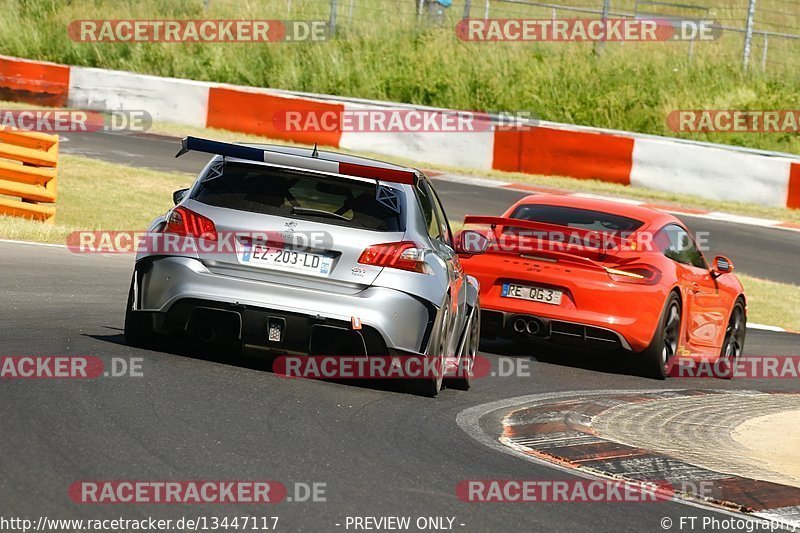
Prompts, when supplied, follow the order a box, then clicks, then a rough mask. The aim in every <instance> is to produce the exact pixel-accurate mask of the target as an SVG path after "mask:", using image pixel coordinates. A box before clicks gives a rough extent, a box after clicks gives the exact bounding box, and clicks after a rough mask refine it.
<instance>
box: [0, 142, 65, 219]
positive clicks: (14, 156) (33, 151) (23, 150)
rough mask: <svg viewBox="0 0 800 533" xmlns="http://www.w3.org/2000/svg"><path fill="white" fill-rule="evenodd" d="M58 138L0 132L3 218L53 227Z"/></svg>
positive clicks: (1, 212) (0, 188)
mask: <svg viewBox="0 0 800 533" xmlns="http://www.w3.org/2000/svg"><path fill="white" fill-rule="evenodd" d="M57 167H58V135H49V134H46V133H38V132H27V131H19V130H15V129H11V128H0V215H10V216H14V217H23V218H30V219H33V220H41V221H43V222H49V223H53V222H55V216H56V206H55V205H54V204H55V201H56V182H57V180H56V175H57V173H58V168H57Z"/></svg>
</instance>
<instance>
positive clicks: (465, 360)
mask: <svg viewBox="0 0 800 533" xmlns="http://www.w3.org/2000/svg"><path fill="white" fill-rule="evenodd" d="M464 329H465V331H464V336H465V339H464V349H463V353H462V354H461V358H460V359H459V361H458V370H457V372H458V374H457V375H456V377H453V378H449V379H448V380H447V387H448V388H450V389H458V390H464V391H466V390H469V387H470V385H471V383H470V382H471V379H472V373H473V368H474V366H475V356H476V355H478V345H479V344H480V341H481V311H480V307H479V306H477V305H476V306H475V309H473V311H472V316H471V317H470V320H469V322H468V323H467V325H466V326H465V328H464Z"/></svg>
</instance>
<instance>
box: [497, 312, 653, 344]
mask: <svg viewBox="0 0 800 533" xmlns="http://www.w3.org/2000/svg"><path fill="white" fill-rule="evenodd" d="M481 330H482V332H483V333H484V334H485V335H488V336H495V337H503V338H518V339H534V340H536V339H538V340H548V341H553V342H558V343H564V344H572V345H576V346H582V347H587V348H592V349H597V350H602V351H614V350H620V349H621V350H625V351H628V352H639V351H641V350H643V349H644V348H645V347H646V346H644V347H642V346H641V345H631V343H630V341H629V340H628V339H627V338H626V337H625V334H624V333H623V332H622V331H619V330H617V329H611V328H609V327H608V326H601V325H597V324H591V323H581V322H575V321H570V320H561V319H555V318H549V317H545V316H539V315H532V314H523V313H512V312H506V311H497V310H491V309H483V310H481ZM623 331H624V330H623Z"/></svg>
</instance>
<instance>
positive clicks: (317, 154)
mask: <svg viewBox="0 0 800 533" xmlns="http://www.w3.org/2000/svg"><path fill="white" fill-rule="evenodd" d="M311 157H313V158H314V159H316V158H318V157H319V150H317V143H314V150H312V151H311Z"/></svg>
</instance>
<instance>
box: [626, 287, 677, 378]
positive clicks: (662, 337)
mask: <svg viewBox="0 0 800 533" xmlns="http://www.w3.org/2000/svg"><path fill="white" fill-rule="evenodd" d="M681 322H682V313H681V301H680V298H678V295H677V294H675V293H674V292H671V293H670V295H669V296H668V297H667V302H666V303H665V304H664V310H663V311H662V312H661V319H660V320H659V321H658V327H657V328H656V331H655V333H654V334H653V340H652V341H651V342H650V346H648V347H647V348H646V349H645V350H644V351H642V352H640V353H639V354H637V356H636V357H637V358H639V363H640V368H641V371H642V374H643V375H645V376H646V377H651V378H655V379H665V378H666V377H667V376H668V375H669V373H670V370H672V366H673V365H674V364H675V362H676V360H677V356H678V347H679V345H680V332H681Z"/></svg>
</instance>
